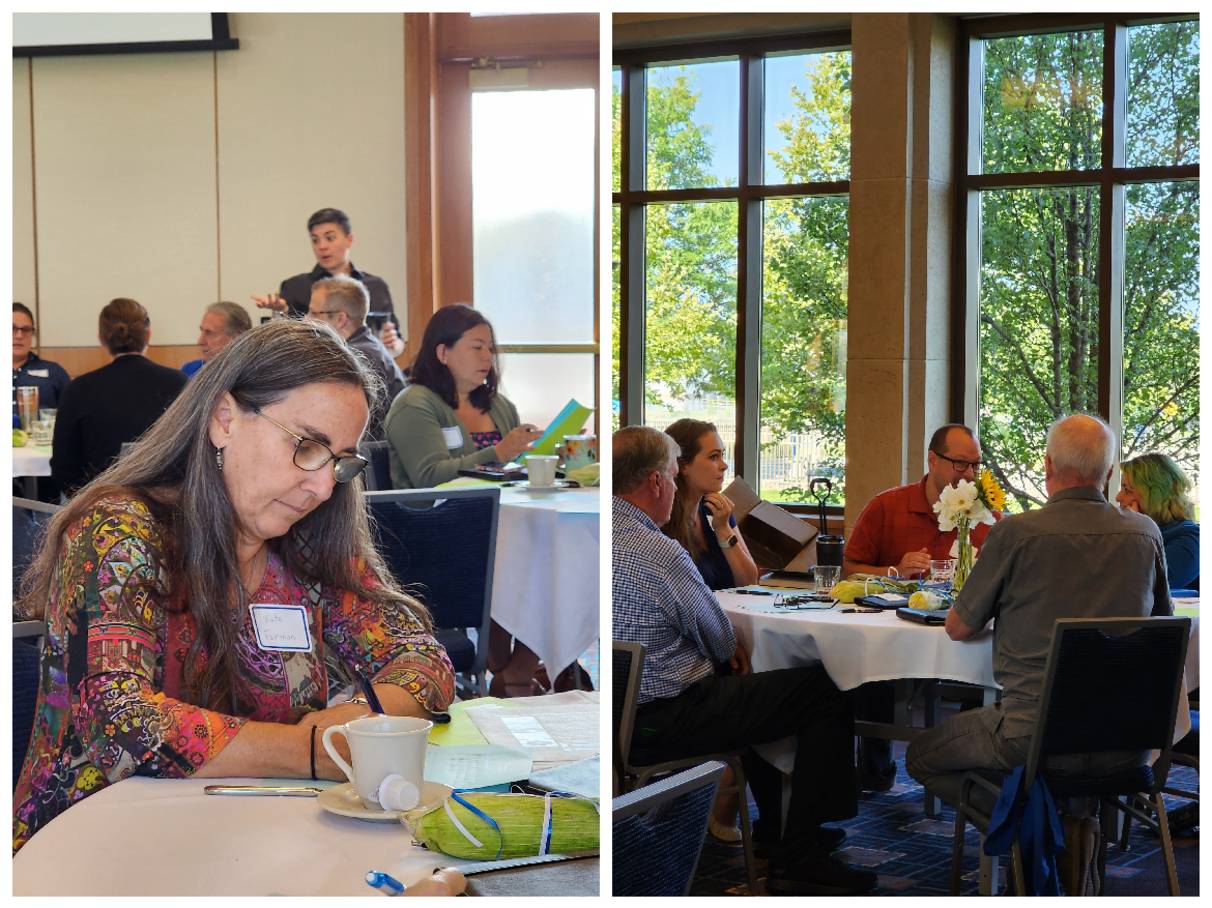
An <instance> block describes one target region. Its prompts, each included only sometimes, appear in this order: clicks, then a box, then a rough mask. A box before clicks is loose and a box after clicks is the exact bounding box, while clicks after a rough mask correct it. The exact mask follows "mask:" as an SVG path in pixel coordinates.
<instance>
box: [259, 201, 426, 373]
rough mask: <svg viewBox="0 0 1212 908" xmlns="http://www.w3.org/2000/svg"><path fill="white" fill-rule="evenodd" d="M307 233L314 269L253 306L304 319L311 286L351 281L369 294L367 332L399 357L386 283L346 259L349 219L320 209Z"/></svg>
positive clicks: (401, 343)
mask: <svg viewBox="0 0 1212 908" xmlns="http://www.w3.org/2000/svg"><path fill="white" fill-rule="evenodd" d="M307 233H308V235H309V236H310V237H311V251H312V253H313V254H314V255H315V257H316V267H315V268H313V269H311V271H305V272H304V273H303V274H296V275H295V276H294V277H288V278H287V279H286V280H284V281H282V284H281V286H280V287H279V288H278V292H277V293H267V294H266V295H265V296H258V295H257V294H253V297H252V298H253V300H254V301H255V302H256V304H257V305H258V306H260V307H261V308H262V309H272V310H273V311H274V312H277V313H281V314H283V315H291V316H295V317H297V318H302V317H303V316H306V315H307V306H308V303H309V302H311V287H312V284H314V283H315V282H316V281H320V280H323V279H324V278H326V277H336V276H338V275H344V276H346V277H352V278H353V279H354V280H357V281H361V282H362V285H363V286H364V287H366V290H367V292H368V293H369V294H370V311H369V313H368V324H369V325H370V327H371V330H372V331H374V332H375V333H376V334H377V335H378V338H379V340H380V341H381V342H382V343H383V346H384V347H385V348H386V349H387V351H388V352H389V353H390V354H391V355H392V356H393V357H396V356H399V355H400V354H401V353H403V352H404V341H403V339H402V338H401V337H400V334H399V332H398V331H397V330H396V329H397V328H398V327H399V324H400V323H399V321H398V320H397V319H396V314H395V309H394V307H393V306H392V302H391V290H390V289H388V286H387V281H385V280H383V278H381V277H378V276H377V275H374V274H371V273H370V272H369V271H359V270H358V269H357V267H356V266H355V265H354V263H353V261H352V260H351V259H350V257H349V251H350V249H352V248H353V242H354V236H353V229H352V225H351V224H350V221H349V215H347V214H346V213H345V212H344V211H341V209H339V208H321V209H320V210H319V211H317V212H316V213H315V214H313V215H312V216H311V217H309V218H308V219H307Z"/></svg>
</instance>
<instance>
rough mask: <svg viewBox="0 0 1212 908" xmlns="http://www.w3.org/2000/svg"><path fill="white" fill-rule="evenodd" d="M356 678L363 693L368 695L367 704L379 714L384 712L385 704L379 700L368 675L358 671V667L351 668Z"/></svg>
mask: <svg viewBox="0 0 1212 908" xmlns="http://www.w3.org/2000/svg"><path fill="white" fill-rule="evenodd" d="M351 671H352V672H353V675H354V678H355V679H357V682H358V687H360V688H362V693H363V694H365V695H366V705H367V706H369V707H370V709H371V711H372V712H376V713H378V714H379V715H382V714H383V704H382V703H380V702H379V698H378V697H377V696H375V689H374V687H373V686H372V685H371V683H370V681H369V680H368V679H367V677H366V676H365V675H364V674H362V673H361V672H360V671H358V670H357V669H356V668H354V669H351Z"/></svg>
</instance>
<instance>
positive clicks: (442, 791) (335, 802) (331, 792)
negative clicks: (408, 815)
mask: <svg viewBox="0 0 1212 908" xmlns="http://www.w3.org/2000/svg"><path fill="white" fill-rule="evenodd" d="M450 792H451V788H450V786H449V785H443V784H442V783H441V782H429V781H425V782H422V783H421V802H420V803H419V804H417V806H416V807H414V808H412V809H413V810H417V809H419V808H422V807H436V806H437V805H438V804H441V803H442V801H443V800H445V799H446V798H448V797H450ZM316 800H317V801H318V802H319V803H320V806H321V807H323V808H324V809H325V810H327V811H328V812H329V813H335V814H336V815H337V816H339V817H353V818H354V819H355V820H376V821H378V822H380V823H384V822H386V823H395V822H398V821H399V819H400V811H398V810H371V809H370V808H369V807H367V806H366V805H364V804H363V803H362V799H361V798H359V797H358V792H357V789H355V788H354V787H353V783H352V782H345V783H344V784H341V785H334V786H333V787H332V788H326V789H324V791H322V792H321V793H320V796H319V797H318V798H316Z"/></svg>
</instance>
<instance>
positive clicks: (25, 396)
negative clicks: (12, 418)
mask: <svg viewBox="0 0 1212 908" xmlns="http://www.w3.org/2000/svg"><path fill="white" fill-rule="evenodd" d="M16 391H17V416H18V417H19V418H20V419H21V428H22V429H24V430H25V431H26V432H30V431H32V430H33V428H34V422H35V420H37V418H38V389H37V388H36V387H33V386H25V387H20V388H17V389H16Z"/></svg>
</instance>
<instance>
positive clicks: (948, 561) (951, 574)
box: [930, 558, 955, 583]
mask: <svg viewBox="0 0 1212 908" xmlns="http://www.w3.org/2000/svg"><path fill="white" fill-rule="evenodd" d="M954 579H955V559H954V558H940V559H938V560H935V561H931V562H930V582H931V583H950V582H951V581H952V580H954Z"/></svg>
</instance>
